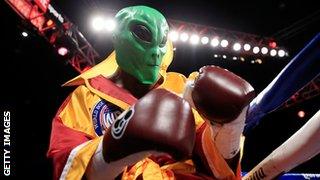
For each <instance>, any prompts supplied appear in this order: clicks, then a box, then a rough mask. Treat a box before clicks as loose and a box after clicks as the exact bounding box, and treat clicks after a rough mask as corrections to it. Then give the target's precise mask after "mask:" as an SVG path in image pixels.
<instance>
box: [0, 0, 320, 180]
mask: <svg viewBox="0 0 320 180" xmlns="http://www.w3.org/2000/svg"><path fill="white" fill-rule="evenodd" d="M19 2H20V3H22V2H25V3H26V5H28V4H29V5H30V6H31V7H33V8H35V9H37V10H38V11H39V12H40V13H38V15H39V16H44V17H45V18H44V19H43V22H42V24H41V22H40V25H41V26H42V29H41V31H40V30H39V27H37V26H39V22H35V21H33V20H35V19H37V18H34V19H30V18H29V19H28V18H26V17H24V16H23V15H21V13H19V11H18V10H17V9H15V10H14V7H13V6H12V4H11V6H10V5H9V4H10V3H17V4H19ZM22 4H23V3H22ZM317 4H318V3H317V2H316V1H308V0H263V1H252V2H251V1H245V2H241V1H202V0H197V1H190V2H189V1H177V0H162V1H159V0H158V1H128V0H121V1H116V0H73V1H70V0H69V1H57V0H51V2H50V6H51V7H52V8H54V10H55V12H54V11H53V10H52V9H51V10H50V11H49V10H47V11H46V13H43V10H42V9H41V8H39V5H38V4H37V1H30V0H20V1H17V0H16V1H14V0H13V1H11V0H5V1H1V2H0V8H1V9H0V14H1V16H0V18H1V23H2V25H1V35H2V37H1V46H0V49H1V96H0V100H1V101H0V106H1V113H3V112H4V111H10V112H11V116H10V122H11V125H10V142H11V144H10V150H11V153H10V170H11V175H10V177H12V178H18V179H23V178H24V179H25V178H26V179H52V164H51V162H50V161H49V160H48V159H47V158H46V152H47V150H48V145H49V140H50V131H51V121H52V118H53V117H54V115H55V113H56V111H57V109H58V108H59V106H60V104H61V103H62V102H63V100H64V99H65V98H66V96H67V95H68V94H69V93H70V92H72V90H73V89H74V88H73V87H61V85H62V84H63V83H64V82H66V81H67V80H69V79H71V78H73V77H75V76H76V75H78V74H79V72H80V71H84V70H86V69H87V68H88V67H90V66H91V65H92V64H93V63H98V62H100V61H101V60H103V59H104V58H106V57H107V56H108V55H109V54H110V53H111V52H112V50H113V48H112V42H111V33H110V32H109V31H108V30H110V29H107V30H104V29H103V30H101V28H103V27H96V29H93V27H92V20H93V17H94V16H95V15H102V16H104V17H107V18H108V17H109V18H112V17H113V16H114V15H115V13H116V12H117V11H118V10H120V9H121V8H123V7H126V6H130V5H147V6H150V7H153V8H156V9H157V10H159V11H160V12H162V13H163V14H164V15H165V17H166V18H167V19H168V21H169V24H170V28H171V29H172V30H176V32H177V33H180V37H179V38H180V39H179V40H177V41H176V42H174V46H175V55H174V61H173V63H172V64H171V66H170V67H169V71H176V72H180V73H182V74H184V75H188V74H189V73H191V72H192V71H196V70H198V69H199V68H200V67H202V66H203V65H209V64H210V65H217V66H221V67H223V68H226V69H229V70H230V71H232V72H234V73H236V74H238V75H239V76H241V77H243V78H244V79H246V80H247V81H248V82H250V83H251V84H252V85H253V87H254V88H255V89H256V92H257V93H259V92H261V91H262V90H263V89H264V88H265V87H266V86H267V85H268V84H269V83H270V82H271V81H272V80H273V79H274V78H275V77H276V75H277V74H278V73H279V72H280V71H281V70H282V68H284V66H285V65H287V64H288V62H289V61H290V60H291V59H292V58H293V57H294V56H295V55H296V54H297V53H298V52H299V51H300V50H301V49H302V48H303V47H304V46H305V45H306V44H307V43H308V42H309V41H310V40H311V39H312V38H313V37H314V36H315V35H316V34H317V33H319V24H320V10H319V6H318V5H317ZM20 5H21V4H20ZM41 13H42V14H41ZM19 14H20V15H19ZM29 15H30V14H29ZM59 18H60V19H59ZM61 18H63V20H64V24H63V23H61V21H60V20H61ZM66 22H67V23H66ZM68 23H69V24H68ZM70 24H71V26H70ZM68 25H69V26H68ZM70 27H73V33H78V32H81V33H82V34H83V39H86V41H83V39H81V38H79V37H78V39H77V40H78V41H79V42H77V43H78V44H79V46H80V45H83V47H85V48H84V49H82V50H83V51H84V53H83V52H82V53H83V54H81V53H80V55H79V54H77V53H79V49H77V48H75V46H74V43H72V41H73V40H74V39H72V38H71V36H67V35H61V33H60V34H59V33H57V34H58V35H57V34H56V35H54V34H55V32H58V30H60V29H61V30H62V31H63V29H64V30H65V29H68V28H70ZM99 28H100V29H99ZM98 30H100V31H98ZM184 30H186V32H190V31H191V30H193V31H194V32H195V33H199V34H201V33H207V36H208V37H209V38H210V40H211V37H214V36H220V37H224V38H226V40H229V39H231V40H232V42H231V41H230V42H229V47H231V48H225V49H224V48H223V47H219V48H218V47H217V48H215V47H213V46H211V45H210V42H209V43H208V42H205V41H206V40H204V39H201V41H200V39H198V38H199V36H194V37H192V36H191V34H190V35H189V36H191V37H190V40H191V39H194V41H193V42H191V43H189V40H185V41H186V42H184V40H183V37H182V36H183V35H182V34H183V32H184ZM62 34H64V33H62ZM174 35H175V34H173V35H172V37H171V38H175V37H174ZM185 38H186V39H188V37H185ZM200 38H201V37H200ZM197 40H198V41H199V42H198V41H197ZM80 41H81V42H80ZM191 41H192V40H191ZM236 41H239V43H242V44H244V43H246V42H251V46H252V47H251V48H253V47H254V46H257V47H260V48H261V47H265V48H266V49H267V52H265V54H264V52H262V51H265V50H262V48H261V52H260V51H259V52H257V53H252V52H251V51H252V50H249V51H244V50H243V49H242V50H240V52H237V51H235V50H234V49H232V45H233V43H234V42H236ZM192 43H193V44H192ZM206 43H208V44H206ZM219 46H220V45H219ZM63 48H65V49H63ZM272 48H273V49H275V50H276V51H275V52H274V53H275V54H273V53H271V49H272ZM259 50H260V49H259ZM319 50H320V49H319ZM76 55H78V56H77V58H75V57H74V56H76ZM319 60H320V59H319ZM319 72H320V69H319ZM302 78H303V77H302ZM319 88H320V84H319V77H317V78H315V79H314V80H313V81H312V82H310V83H309V84H308V85H307V86H305V88H304V89H301V90H300V91H299V92H297V93H296V94H295V96H293V97H291V98H290V99H289V100H288V101H287V102H286V103H285V104H283V105H282V106H281V107H280V108H278V109H277V110H275V111H273V112H271V113H270V114H268V115H267V116H265V117H264V118H263V119H262V121H261V123H260V124H259V125H258V126H257V127H256V128H254V129H253V130H252V131H251V132H250V133H249V134H248V135H247V137H246V141H245V146H244V156H243V159H242V169H243V171H244V172H248V171H250V170H251V169H252V168H253V167H254V166H255V165H257V164H258V163H259V162H260V161H261V160H263V159H264V158H265V157H266V156H267V155H269V154H270V153H271V152H272V151H273V150H274V149H275V148H276V147H278V146H279V145H281V144H282V143H283V142H284V141H285V140H286V139H287V138H289V137H290V136H291V135H292V134H293V133H294V132H296V131H297V130H298V129H299V128H300V127H301V126H303V125H304V124H305V123H306V122H307V120H308V119H310V118H311V117H312V116H313V115H314V114H315V113H316V112H317V111H318V110H319V108H320V103H319V102H320V101H319V100H320V96H319V94H320V93H319V91H320V89H319ZM2 127H3V125H2ZM3 128H4V127H3ZM2 132H3V131H2ZM2 137H3V136H2ZM1 139H2V138H1ZM2 141H3V140H1V142H2ZM1 151H3V150H1ZM2 156H3V154H2ZM3 164H4V163H2V165H1V167H2V168H1V170H3V167H4V165H3ZM290 172H292V173H318V174H319V173H320V156H319V155H317V156H315V157H314V158H312V159H310V160H308V161H307V162H305V163H303V164H301V165H299V166H298V167H296V168H294V169H292V170H291V171H290ZM1 175H2V176H3V172H1ZM0 179H2V177H1V178H0Z"/></svg>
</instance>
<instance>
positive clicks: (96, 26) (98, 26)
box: [91, 16, 105, 31]
mask: <svg viewBox="0 0 320 180" xmlns="http://www.w3.org/2000/svg"><path fill="white" fill-rule="evenodd" d="M91 25H92V28H93V30H95V31H102V30H103V28H104V26H105V22H104V19H103V17H101V16H96V17H94V18H93V19H92V23H91Z"/></svg>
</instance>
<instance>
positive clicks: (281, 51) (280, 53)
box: [278, 49, 286, 57]
mask: <svg viewBox="0 0 320 180" xmlns="http://www.w3.org/2000/svg"><path fill="white" fill-rule="evenodd" d="M285 54H286V52H284V50H282V49H280V50H279V51H278V56H279V57H283V56H284V55H285Z"/></svg>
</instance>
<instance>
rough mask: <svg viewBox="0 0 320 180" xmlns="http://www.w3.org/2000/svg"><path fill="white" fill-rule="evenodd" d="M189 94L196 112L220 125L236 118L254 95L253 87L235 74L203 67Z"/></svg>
mask: <svg viewBox="0 0 320 180" xmlns="http://www.w3.org/2000/svg"><path fill="white" fill-rule="evenodd" d="M191 96H192V99H193V102H194V105H195V106H196V108H197V110H198V111H199V113H200V114H201V115H202V116H204V117H205V118H206V119H208V120H209V121H213V122H216V123H219V124H224V123H228V122H230V121H233V120H234V119H236V118H237V117H238V116H239V114H240V113H241V111H242V110H243V108H244V107H246V106H247V105H248V104H249V103H250V101H251V100H252V99H253V98H254V96H255V93H254V89H253V87H252V86H251V85H250V84H249V83H248V82H247V81H245V80H244V79H242V78H240V77H239V76H237V75H235V74H234V73H232V72H230V71H228V70H226V69H222V68H220V67H217V66H204V67H202V68H201V69H200V71H199V76H198V77H197V78H196V79H195V82H194V87H193V90H192V92H191Z"/></svg>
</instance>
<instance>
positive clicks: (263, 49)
mask: <svg viewBox="0 0 320 180" xmlns="http://www.w3.org/2000/svg"><path fill="white" fill-rule="evenodd" d="M268 51H269V50H268V48H266V47H262V48H261V53H262V54H267V53H268Z"/></svg>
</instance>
